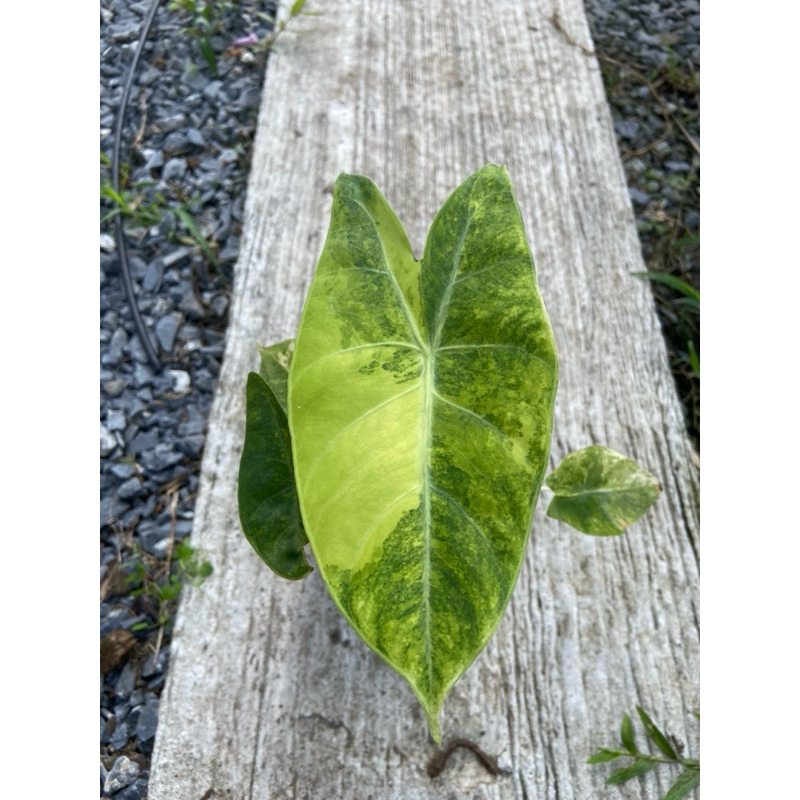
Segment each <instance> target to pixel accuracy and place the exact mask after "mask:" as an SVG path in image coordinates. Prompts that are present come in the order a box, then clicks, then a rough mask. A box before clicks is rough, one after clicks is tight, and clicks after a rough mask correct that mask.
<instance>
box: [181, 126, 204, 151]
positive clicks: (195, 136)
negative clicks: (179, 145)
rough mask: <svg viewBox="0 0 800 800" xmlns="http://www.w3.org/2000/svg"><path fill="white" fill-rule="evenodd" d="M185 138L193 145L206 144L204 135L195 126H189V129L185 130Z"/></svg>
mask: <svg viewBox="0 0 800 800" xmlns="http://www.w3.org/2000/svg"><path fill="white" fill-rule="evenodd" d="M186 138H187V139H188V140H189V142H190V143H191V144H193V145H195V147H205V146H206V140H205V137H204V136H203V134H202V133H201V132H200V131H199V130H197V128H189V130H188V131H186Z"/></svg>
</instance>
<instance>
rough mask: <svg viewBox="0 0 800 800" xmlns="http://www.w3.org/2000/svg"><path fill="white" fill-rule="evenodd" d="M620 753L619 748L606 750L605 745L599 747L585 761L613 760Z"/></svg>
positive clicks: (602, 762)
mask: <svg viewBox="0 0 800 800" xmlns="http://www.w3.org/2000/svg"><path fill="white" fill-rule="evenodd" d="M621 755H622V753H620V752H619V750H607V749H606V748H605V747H601V748H600V749H599V750H598V751H597V752H596V753H595V754H594V755H593V756H592V757H591V758H588V759H587V760H586V763H587V764H604V763H605V762H606V761H613V760H614V759H615V758H619V757H620V756H621Z"/></svg>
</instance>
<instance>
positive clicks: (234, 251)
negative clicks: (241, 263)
mask: <svg viewBox="0 0 800 800" xmlns="http://www.w3.org/2000/svg"><path fill="white" fill-rule="evenodd" d="M238 257H239V237H238V236H231V237H229V238H228V241H227V242H225V247H223V248H222V252H221V253H220V254H219V259H220V261H236V259H237V258H238Z"/></svg>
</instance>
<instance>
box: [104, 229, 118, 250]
mask: <svg viewBox="0 0 800 800" xmlns="http://www.w3.org/2000/svg"><path fill="white" fill-rule="evenodd" d="M100 249H101V250H102V251H103V252H104V253H113V252H114V251H115V250H116V249H117V243H116V241H115V240H114V237H113V236H112V235H111V234H110V233H101V234H100Z"/></svg>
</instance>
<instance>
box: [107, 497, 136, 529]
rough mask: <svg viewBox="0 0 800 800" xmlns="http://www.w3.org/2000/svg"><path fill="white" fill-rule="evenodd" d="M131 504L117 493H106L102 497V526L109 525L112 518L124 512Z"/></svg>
mask: <svg viewBox="0 0 800 800" xmlns="http://www.w3.org/2000/svg"><path fill="white" fill-rule="evenodd" d="M129 508H130V505H129V504H128V503H125V502H123V501H122V500H120V499H119V498H118V497H117V496H116V495H106V496H105V497H101V498H100V527H101V528H102V527H103V526H104V525H108V524H109V523H110V522H111V520H113V519H116V518H117V517H119V516H121V515H122V514H124V513H125V512H126V511H127V510H128V509H129Z"/></svg>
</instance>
